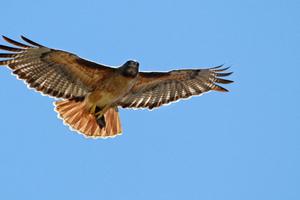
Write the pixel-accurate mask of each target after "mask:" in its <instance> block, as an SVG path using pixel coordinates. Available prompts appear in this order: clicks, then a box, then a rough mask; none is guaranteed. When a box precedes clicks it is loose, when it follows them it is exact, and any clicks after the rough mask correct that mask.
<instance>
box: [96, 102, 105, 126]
mask: <svg viewBox="0 0 300 200" xmlns="http://www.w3.org/2000/svg"><path fill="white" fill-rule="evenodd" d="M101 111H102V110H101V108H99V107H98V106H96V107H95V117H96V120H97V123H98V125H99V127H100V128H104V127H105V126H106V122H105V118H104V115H103V114H101V113H102V112H101Z"/></svg>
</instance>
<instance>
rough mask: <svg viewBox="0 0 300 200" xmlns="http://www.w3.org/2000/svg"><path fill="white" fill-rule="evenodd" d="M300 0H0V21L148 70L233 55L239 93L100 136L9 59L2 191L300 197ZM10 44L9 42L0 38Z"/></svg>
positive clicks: (55, 195) (2, 91)
mask: <svg viewBox="0 0 300 200" xmlns="http://www.w3.org/2000/svg"><path fill="white" fill-rule="evenodd" d="M299 9H300V1H297V0H295V1H293V0H272V1H271V0H269V1H268V0H265V1H258V0H256V1H253V0H252V1H250V0H245V1H239V0H227V1H221V0H219V1H217V0H211V1H196V0H194V1H188V0H187V1H179V0H178V1H176V0H174V1H171V0H164V1H159V0H151V1H141V0H124V1H96V0H93V1H92V0H86V1H64V2H63V1H60V0H52V1H48V2H45V1H29V0H28V1H13V0H10V1H3V2H1V13H0V16H1V29H0V31H1V34H4V35H7V36H9V37H11V38H13V39H16V38H17V37H18V36H19V35H21V34H24V35H25V36H27V37H29V38H30V39H32V40H34V41H37V42H39V43H41V44H43V45H46V46H49V47H52V48H58V49H63V50H67V51H70V52H73V53H76V54H78V55H80V56H81V57H84V58H87V59H90V60H93V61H97V62H102V63H105V64H110V65H120V64H122V63H123V62H125V61H126V60H128V59H137V60H138V61H139V62H140V63H141V69H142V70H147V71H159V70H171V69H175V68H189V67H212V66H216V65H219V64H223V63H225V65H226V66H230V65H232V68H231V70H232V71H234V74H233V75H232V76H231V77H230V78H231V79H232V80H234V81H235V83H234V84H231V85H228V86H227V88H228V89H229V90H230V91H231V92H230V93H217V92H211V93H208V94H205V95H203V96H201V97H194V98H192V99H189V100H188V101H180V102H178V103H176V104H171V105H169V106H166V107H162V108H160V109H156V110H154V111H152V112H149V111H147V110H139V111H134V110H121V111H120V114H121V118H122V125H123V130H124V133H123V135H122V136H119V137H117V138H114V139H106V140H101V139H99V140H91V139H85V138H84V137H83V136H81V135H79V134H76V133H74V132H71V131H70V130H69V129H68V128H67V127H66V126H64V125H63V124H62V122H61V121H60V120H59V119H57V118H56V113H55V112H54V111H53V105H52V102H53V99H50V98H47V97H44V96H41V95H40V94H39V93H36V92H33V91H32V90H31V91H29V90H28V89H27V88H26V86H25V85H24V84H23V82H22V81H18V80H16V78H15V77H14V76H11V75H10V71H9V70H8V69H7V68H4V67H2V68H1V69H0V77H1V78H0V85H1V87H0V97H1V99H0V102H1V107H0V108H1V115H0V121H1V129H0V138H1V139H0V199H6V200H10V199H13V200H15V199H30V200H35V199H44V200H46V199H73V200H77V199H78V200H81V199H82V200H83V199H106V200H110V199H112V200H117V199H122V200H125V199H128V200H129V199H130V200H131V199H156V200H160V199H162V200H165V199H189V200H194V199H197V200H198V199H208V200H219V199H228V200H240V199H243V200H248V199H249V200H253V199H256V200H257V199H262V200H265V199H272V200H276V199H289V200H294V199H295V200H296V199H297V200H298V199H300V190H299V189H300V161H299V157H300V155H299V154H300V136H299V134H300V113H299V100H300V80H299V75H300V59H299V53H300V20H299V19H300V14H299ZM1 43H2V44H3V42H1Z"/></svg>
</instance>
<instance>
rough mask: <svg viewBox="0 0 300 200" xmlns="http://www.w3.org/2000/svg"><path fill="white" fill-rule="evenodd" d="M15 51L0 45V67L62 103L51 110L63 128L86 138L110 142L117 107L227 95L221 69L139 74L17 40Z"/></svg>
mask: <svg viewBox="0 0 300 200" xmlns="http://www.w3.org/2000/svg"><path fill="white" fill-rule="evenodd" d="M3 38H4V39H5V40H6V41H7V42H9V43H11V44H13V45H15V46H17V47H21V48H15V47H8V46H4V45H0V49H2V50H6V51H9V52H13V53H0V58H8V59H7V60H1V61H0V65H8V67H9V68H11V69H12V70H13V73H14V74H16V75H17V76H18V77H19V78H20V79H23V80H25V82H26V83H27V84H29V86H30V87H32V88H34V89H36V90H37V91H39V92H42V93H44V94H47V95H49V96H52V97H55V98H61V99H62V100H60V101H57V102H56V103H55V106H56V111H57V112H58V113H59V116H60V117H61V118H62V119H63V120H64V122H65V123H66V124H68V125H69V126H70V127H72V128H73V129H75V130H76V131H78V132H81V133H83V134H84V135H86V136H89V137H111V136H115V135H117V134H120V133H121V125H120V119H119V115H118V112H117V108H118V107H119V106H121V107H123V108H149V109H152V108H155V107H159V106H161V105H163V104H167V103H170V102H173V101H176V100H178V99H181V98H187V97H190V96H193V95H200V94H202V93H205V92H208V91H210V90H216V91H222V92H225V91H227V90H226V89H225V88H222V87H221V86H219V85H217V84H216V83H223V84H227V83H231V82H232V81H229V80H225V79H221V78H219V77H222V76H228V75H230V74H231V73H224V71H225V70H226V69H227V68H225V69H220V67H221V66H218V67H215V68H210V69H185V70H173V71H170V72H139V63H138V62H136V61H127V62H126V63H125V64H123V65H122V66H120V67H119V68H112V67H110V66H106V65H103V64H97V63H94V62H91V61H88V60H85V59H82V58H80V57H78V56H76V55H74V54H72V53H69V52H65V51H60V50H55V49H50V48H47V47H44V46H42V45H40V44H37V43H35V42H33V41H31V40H29V39H27V38H25V37H23V36H22V39H23V40H24V41H25V42H27V43H29V45H27V44H22V43H19V42H16V41H14V40H11V39H9V38H7V37H4V36H3Z"/></svg>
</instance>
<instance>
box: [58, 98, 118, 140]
mask: <svg viewBox="0 0 300 200" xmlns="http://www.w3.org/2000/svg"><path fill="white" fill-rule="evenodd" d="M54 105H55V110H56V112H58V115H59V117H60V118H61V119H62V120H63V121H64V123H65V124H67V125H68V126H70V127H71V128H72V129H73V130H75V131H77V132H80V133H82V134H84V135H85V136H86V137H93V138H107V137H115V136H117V135H120V134H121V132H122V130H121V123H120V118H119V113H118V112H117V111H116V109H115V108H110V109H108V110H107V111H106V113H105V114H104V118H105V121H106V126H105V127H104V128H100V127H99V125H98V123H97V121H96V118H95V116H94V115H93V114H91V113H90V112H89V111H88V109H87V106H86V104H85V102H84V101H83V102H76V101H74V100H63V101H57V102H55V103H54Z"/></svg>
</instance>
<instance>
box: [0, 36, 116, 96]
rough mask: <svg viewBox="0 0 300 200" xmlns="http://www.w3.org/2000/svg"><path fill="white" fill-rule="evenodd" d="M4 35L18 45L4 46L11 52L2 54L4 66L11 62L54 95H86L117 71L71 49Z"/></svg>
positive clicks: (22, 74)
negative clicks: (85, 58) (48, 46)
mask: <svg viewBox="0 0 300 200" xmlns="http://www.w3.org/2000/svg"><path fill="white" fill-rule="evenodd" d="M2 37H3V39H4V40H5V41H7V42H8V43H10V44H13V45H15V46H16V47H9V46H4V45H0V49H2V50H5V51H8V52H10V53H0V58H7V59H6V60H1V61H0V65H8V67H9V68H11V69H12V70H13V73H14V74H16V75H17V76H18V77H19V78H20V79H23V80H25V82H26V83H28V84H29V86H30V87H32V88H35V89H36V90H37V91H40V92H42V93H44V94H47V95H50V96H53V97H57V98H67V99H70V98H78V97H83V96H85V95H86V94H87V93H89V92H91V91H93V89H94V88H95V86H96V84H97V83H99V82H101V80H102V79H103V78H104V77H105V76H109V75H110V74H111V73H113V72H114V70H115V69H114V68H110V67H108V66H104V65H100V64H97V63H94V62H91V61H87V60H84V59H82V58H80V57H78V56H76V55H74V54H72V53H69V52H65V51H60V50H55V49H50V48H47V47H44V46H42V45H40V44H37V43H35V42H33V41H31V40H29V39H27V38H25V37H24V36H21V38H22V39H23V40H24V41H25V42H27V43H28V45H27V44H22V43H19V42H17V41H14V40H12V39H9V38H7V37H5V36H2ZM19 47H20V48H19Z"/></svg>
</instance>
